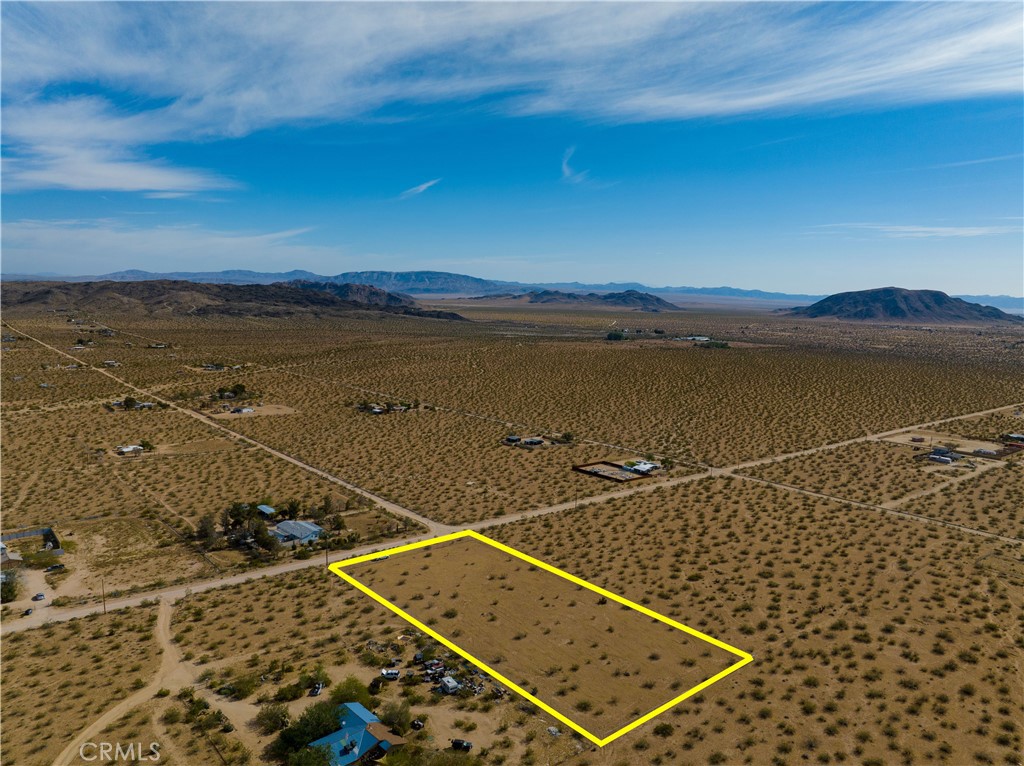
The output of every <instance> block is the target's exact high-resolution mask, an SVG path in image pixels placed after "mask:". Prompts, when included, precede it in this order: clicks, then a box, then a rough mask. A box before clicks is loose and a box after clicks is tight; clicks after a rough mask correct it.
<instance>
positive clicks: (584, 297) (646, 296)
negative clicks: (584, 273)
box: [479, 290, 682, 311]
mask: <svg viewBox="0 0 1024 766" xmlns="http://www.w3.org/2000/svg"><path fill="white" fill-rule="evenodd" d="M479 300H503V301H509V302H514V303H534V304H562V305H574V306H579V305H587V304H590V305H594V306H616V307H621V308H631V309H637V310H639V311H682V309H681V308H679V307H678V306H676V305H675V304H673V303H669V302H668V301H666V300H665V299H664V298H659V297H658V296H656V295H651V294H650V293H642V292H640V291H638V290H626V291H624V292H620V293H567V292H562V291H561V290H531V291H530V292H527V293H522V294H521V295H515V294H513V293H503V294H499V295H483V296H480V298H479Z"/></svg>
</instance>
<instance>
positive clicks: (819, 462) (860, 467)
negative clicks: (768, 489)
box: [743, 441, 967, 505]
mask: <svg viewBox="0 0 1024 766" xmlns="http://www.w3.org/2000/svg"><path fill="white" fill-rule="evenodd" d="M919 454H921V453H917V452H914V451H912V450H911V449H910V448H908V447H905V446H900V445H895V444H888V443H885V442H874V441H868V442H859V443H857V444H849V445H846V446H845V447H838V448H836V449H830V450H823V451H821V452H815V453H813V454H811V455H801V456H799V457H794V458H789V459H788V460H780V461H777V462H771V463H763V464H761V465H757V466H752V467H750V468H745V469H743V473H744V474H747V475H749V476H754V477H756V478H759V479H766V480H767V481H774V482H778V483H780V484H788V485H790V486H794V487H800V488H801V489H809V490H811V491H813V492H821V493H822V494H826V495H832V496H833V497H840V498H843V499H844V500H854V501H856V502H859V503H874V504H876V505H879V504H881V503H885V502H888V501H890V500H898V499H900V498H902V497H905V496H907V495H909V494H911V493H912V492H918V491H922V490H929V489H934V488H936V487H939V486H941V485H942V484H943V483H944V482H948V481H950V480H951V479H953V478H956V477H957V476H959V475H961V474H962V472H963V471H965V470H967V469H965V468H962V467H957V466H955V465H953V466H942V465H938V464H935V463H931V462H925V461H923V460H914V456H915V455H919Z"/></svg>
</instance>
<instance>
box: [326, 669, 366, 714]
mask: <svg viewBox="0 0 1024 766" xmlns="http://www.w3.org/2000/svg"><path fill="white" fill-rule="evenodd" d="M331 702H332V703H333V704H335V705H340V704H342V703H343V702H358V703H359V704H360V705H362V706H363V707H365V708H366V709H367V710H369V709H370V708H371V707H372V706H373V696H372V695H371V694H370V690H369V689H367V688H366V685H365V684H364V683H363V682H362V681H360V680H359V679H358V678H356V677H355V676H348V677H347V678H346V679H345V680H344V681H342V682H341V683H339V684H338V685H337V686H335V687H334V689H333V690H332V691H331Z"/></svg>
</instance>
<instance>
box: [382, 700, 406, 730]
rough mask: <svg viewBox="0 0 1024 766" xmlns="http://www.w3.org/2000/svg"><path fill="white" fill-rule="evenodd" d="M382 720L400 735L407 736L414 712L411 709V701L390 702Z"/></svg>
mask: <svg viewBox="0 0 1024 766" xmlns="http://www.w3.org/2000/svg"><path fill="white" fill-rule="evenodd" d="M380 720H381V721H382V722H383V723H384V724H385V725H386V726H390V727H391V728H392V729H394V730H395V731H397V732H398V733H399V734H405V733H406V732H407V731H409V727H410V725H411V724H412V710H411V709H410V708H409V701H408V700H402V701H401V702H389V703H388V704H387V705H385V706H384V711H383V712H382V713H381V714H380Z"/></svg>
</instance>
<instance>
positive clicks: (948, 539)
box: [484, 479, 1024, 764]
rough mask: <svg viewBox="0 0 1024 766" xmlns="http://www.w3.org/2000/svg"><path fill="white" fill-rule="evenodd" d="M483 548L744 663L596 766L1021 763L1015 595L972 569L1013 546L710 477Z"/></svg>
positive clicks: (1012, 585) (503, 535)
mask: <svg viewBox="0 0 1024 766" xmlns="http://www.w3.org/2000/svg"><path fill="white" fill-rule="evenodd" d="M484 533H485V534H488V535H490V536H492V537H495V538H497V539H499V540H501V541H502V542H504V543H506V544H508V545H511V546H513V547H516V548H518V549H527V550H535V551H537V555H538V557H540V558H543V559H545V560H548V561H551V562H552V563H553V564H555V565H557V566H560V567H563V568H565V569H566V570H567V571H569V572H571V573H573V574H576V575H577V576H580V577H583V578H587V579H589V580H591V581H592V582H595V583H596V584H598V585H601V586H604V587H608V588H616V589H618V590H619V591H620V592H622V593H623V594H624V595H625V596H627V597H629V598H631V599H633V600H636V601H639V602H641V603H645V604H649V605H650V606H651V608H652V609H656V610H657V611H659V612H663V613H665V614H667V615H668V616H670V617H673V618H674V619H677V620H680V621H682V622H685V623H687V624H689V625H692V626H693V627H696V628H698V629H700V630H703V631H706V632H709V633H713V634H714V635H716V637H718V638H720V639H721V640H723V641H726V642H727V643H730V644H732V645H734V646H741V647H742V648H744V649H746V650H747V651H749V652H750V653H751V654H753V656H754V658H755V662H754V663H753V664H751V665H749V666H747V667H746V668H744V669H743V670H742V671H741V672H738V673H735V674H733V675H731V676H729V677H728V678H726V679H724V680H722V681H719V682H718V683H717V684H715V686H714V687H713V688H712V690H711V691H710V692H709V693H708V694H706V695H702V697H701V698H699V699H695V700H694V701H693V703H694V704H692V705H680V706H677V707H676V708H674V709H673V710H672V711H670V712H669V713H668V714H667V716H666V717H665V720H664V722H666V723H669V724H671V725H672V727H673V729H672V731H671V732H670V733H669V734H668V735H667V736H666V737H665V738H664V739H662V738H661V737H659V736H654V735H653V732H654V724H657V723H659V722H662V721H660V720H659V721H655V722H652V724H651V725H647V726H645V727H641V729H640V730H638V731H637V732H636V734H630V735H628V736H626V737H623V738H622V739H621V740H617V741H616V742H613V743H612V744H610V745H608V746H607V747H606V748H604V749H603V750H602V756H601V757H602V762H605V760H606V762H608V763H618V762H620V761H621V762H626V763H634V764H647V763H651V762H652V759H653V758H655V757H660V758H661V760H662V762H663V763H675V762H679V760H680V759H684V760H686V761H688V762H693V763H706V762H708V761H709V759H711V758H715V759H716V761H719V762H721V763H743V762H749V763H771V762H772V761H773V759H775V758H781V759H782V760H783V761H785V762H793V761H795V760H803V756H804V755H806V756H807V757H808V759H809V760H814V761H818V760H820V756H821V755H822V754H825V755H828V756H829V762H844V761H845V762H853V763H864V762H878V763H891V762H897V763H901V762H906V763H923V762H928V761H935V762H940V763H948V764H964V763H974V762H982V761H985V762H991V763H1002V762H1006V763H1010V762H1012V759H1013V758H1015V757H1016V755H1017V754H1018V753H1019V751H1020V746H1021V733H1020V725H1019V721H1020V720H1021V716H1022V714H1024V708H1022V705H1021V700H1020V696H1019V694H1017V693H1016V690H1017V689H1019V688H1020V684H1021V681H1022V677H1021V670H1020V668H1021V660H1022V654H1021V642H1022V635H1021V627H1020V625H1021V623H1020V619H1021V617H1022V594H1021V590H1020V588H1019V587H1018V584H1017V583H1016V581H1012V580H1008V579H1004V578H1003V577H1001V576H1000V575H998V574H996V573H994V572H992V571H991V570H989V569H985V568H982V567H981V566H980V565H976V562H978V561H979V559H982V557H984V556H988V555H989V554H991V553H999V554H1000V555H1002V556H1009V557H1011V558H1019V556H1020V553H1019V549H1018V548H1016V547H1014V546H1009V545H998V544H995V543H992V542H989V541H986V540H983V539H981V538H977V537H974V536H971V535H967V534H964V533H960V532H955V531H952V530H948V529H945V528H941V527H936V526H929V525H926V524H924V523H921V522H915V521H909V520H905V519H896V518H893V517H891V516H888V515H884V514H880V513H875V512H872V511H866V510H856V509H853V508H850V507H847V506H843V505H842V504H840V503H837V502H832V501H827V500H824V499H819V498H813V497H809V496H806V495H799V494H794V493H791V492H786V491H783V490H779V489H775V488H772V487H768V486H764V485H755V484H751V483H747V482H742V481H738V480H712V479H705V480H701V481H699V482H695V483H691V484H687V485H680V486H678V487H673V488H665V489H660V490H657V491H655V492H653V493H651V494H648V495H645V496H643V497H639V496H634V497H631V498H625V499H620V500H613V501H608V502H606V503H603V504H602V505H600V506H596V507H595V506H590V507H587V508H582V509H580V510H579V511H576V512H566V513H563V514H560V516H559V518H557V519H554V518H550V517H548V518H537V519H530V520H525V521H521V522H516V523H514V524H510V525H508V526H505V527H498V528H492V529H490V530H484ZM638 743H646V748H647V749H644V750H634V748H635V747H637V744H638ZM669 753H675V755H674V756H672V755H669ZM716 754H720V755H716ZM821 762H824V761H821Z"/></svg>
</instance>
